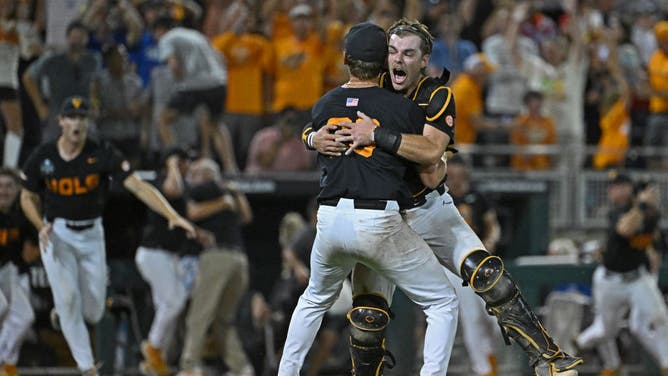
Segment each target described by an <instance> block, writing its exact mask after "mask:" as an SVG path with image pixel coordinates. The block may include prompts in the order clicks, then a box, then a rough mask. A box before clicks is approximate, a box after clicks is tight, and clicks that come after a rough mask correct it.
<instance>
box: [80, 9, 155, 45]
mask: <svg viewBox="0 0 668 376" xmlns="http://www.w3.org/2000/svg"><path fill="white" fill-rule="evenodd" d="M81 22H82V23H83V24H84V25H85V26H86V27H87V28H88V30H90V35H89V39H88V48H89V49H91V50H93V51H98V52H102V50H103V49H104V46H106V45H109V44H122V45H124V46H126V47H127V48H131V47H133V46H135V45H136V44H137V42H139V40H140V38H141V35H142V31H143V30H144V24H143V23H142V19H141V16H140V15H139V12H138V11H137V9H135V7H134V6H133V5H132V1H130V0H118V1H115V2H110V1H107V0H91V1H90V3H89V4H88V7H87V8H86V11H85V12H84V13H83V15H82V16H81Z"/></svg>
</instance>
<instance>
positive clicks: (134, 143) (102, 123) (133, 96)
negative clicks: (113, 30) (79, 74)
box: [91, 45, 143, 166]
mask: <svg viewBox="0 0 668 376" xmlns="http://www.w3.org/2000/svg"><path fill="white" fill-rule="evenodd" d="M103 58H104V65H105V66H106V68H105V69H103V70H101V71H99V72H98V73H97V74H96V75H95V76H94V78H93V81H92V83H91V99H92V102H93V105H94V106H96V107H97V109H96V110H97V120H96V124H97V130H98V135H99V137H100V139H101V140H106V141H109V142H110V143H112V144H113V145H114V146H116V148H118V149H119V150H120V151H121V152H122V153H123V155H125V156H126V157H127V158H128V160H129V161H130V163H131V164H132V165H133V166H136V165H137V163H138V161H139V157H140V152H141V149H140V148H139V147H138V145H139V135H140V120H141V119H140V118H141V114H142V110H143V106H142V104H141V101H140V97H141V94H142V87H141V80H140V79H139V76H137V75H136V74H135V73H133V72H131V71H130V70H129V69H128V59H127V52H126V50H125V47H123V45H111V46H107V47H105V49H104V52H103Z"/></svg>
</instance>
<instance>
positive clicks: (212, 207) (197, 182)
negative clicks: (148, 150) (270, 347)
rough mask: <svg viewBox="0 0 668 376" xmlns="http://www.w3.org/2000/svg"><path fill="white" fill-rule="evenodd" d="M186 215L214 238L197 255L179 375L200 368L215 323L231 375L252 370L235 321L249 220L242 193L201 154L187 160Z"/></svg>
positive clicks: (244, 271)
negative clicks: (190, 161)
mask: <svg viewBox="0 0 668 376" xmlns="http://www.w3.org/2000/svg"><path fill="white" fill-rule="evenodd" d="M190 184H191V185H192V188H191V190H190V194H189V196H190V201H189V202H188V204H187V211H188V217H189V218H190V219H191V220H193V221H195V223H196V224H198V225H199V226H200V227H202V228H203V229H204V230H207V231H209V232H212V233H213V234H214V236H215V243H214V245H213V246H212V247H208V249H205V250H204V251H203V252H202V253H201V254H200V261H199V274H198V276H197V280H196V281H195V287H194V289H193V293H192V301H191V304H190V308H189V309H188V314H187V316H186V334H185V340H184V345H183V352H182V354H181V368H182V372H181V373H180V375H182V376H187V375H198V374H200V373H198V372H201V366H202V364H201V360H202V352H203V350H204V340H205V338H206V333H207V331H208V329H209V327H210V326H212V325H213V327H212V328H213V330H214V333H215V334H216V335H217V337H218V339H219V340H220V341H219V345H220V347H221V348H222V350H223V351H222V352H223V358H224V359H225V363H226V364H227V365H228V366H229V367H230V370H231V372H232V373H233V374H235V375H239V376H252V375H254V371H253V367H252V366H251V364H250V362H249V361H248V358H247V356H246V354H245V353H244V350H243V348H242V346H241V343H240V341H239V338H238V336H237V332H236V326H235V324H234V317H235V315H236V312H237V307H238V304H239V300H240V299H241V297H242V296H243V294H244V293H245V292H246V289H247V288H248V259H247V257H246V253H245V251H244V245H243V240H242V233H241V226H242V225H245V224H248V223H250V222H251V221H252V216H253V214H252V210H251V208H250V205H249V203H248V200H247V199H246V196H245V195H244V194H243V193H242V192H241V191H239V189H238V187H236V186H235V185H233V184H232V183H228V182H225V181H223V180H222V176H221V174H220V169H219V168H218V165H217V164H216V163H215V162H214V161H213V160H211V159H200V160H198V161H196V162H194V163H193V164H192V165H191V172H190Z"/></svg>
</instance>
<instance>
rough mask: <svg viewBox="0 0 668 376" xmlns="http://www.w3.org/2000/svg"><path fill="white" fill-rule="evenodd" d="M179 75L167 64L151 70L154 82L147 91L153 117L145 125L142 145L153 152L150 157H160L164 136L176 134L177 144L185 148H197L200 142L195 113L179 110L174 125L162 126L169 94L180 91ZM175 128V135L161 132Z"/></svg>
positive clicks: (146, 98)
mask: <svg viewBox="0 0 668 376" xmlns="http://www.w3.org/2000/svg"><path fill="white" fill-rule="evenodd" d="M178 83H179V79H178V78H177V77H174V73H173V72H172V70H171V69H170V68H169V67H167V66H159V67H155V68H154V69H153V70H152V71H151V78H150V86H149V87H148V89H147V90H146V92H145V95H146V97H145V98H144V101H146V102H148V105H150V107H151V119H150V120H149V121H148V123H147V125H146V127H145V128H144V134H143V135H142V146H143V147H144V148H145V149H147V150H148V152H149V158H148V159H149V160H150V161H156V160H157V156H159V155H160V153H161V149H163V143H162V141H161V140H164V139H167V138H169V137H172V138H173V140H174V141H175V142H176V145H175V146H176V147H179V148H182V149H184V150H195V149H197V147H198V146H199V129H198V127H197V118H196V116H195V115H194V114H179V115H178V116H177V117H176V118H175V119H174V120H173V122H172V125H171V129H166V128H160V116H161V115H162V113H163V111H164V110H165V107H166V106H167V103H168V102H169V98H171V97H172V96H173V95H174V93H175V92H176V89H177V85H178ZM167 130H169V131H171V132H170V133H171V135H168V134H159V133H160V132H165V131H167Z"/></svg>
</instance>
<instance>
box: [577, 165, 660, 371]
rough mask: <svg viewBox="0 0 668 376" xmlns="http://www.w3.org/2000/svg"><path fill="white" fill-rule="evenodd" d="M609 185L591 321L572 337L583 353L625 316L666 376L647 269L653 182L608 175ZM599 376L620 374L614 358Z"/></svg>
mask: <svg viewBox="0 0 668 376" xmlns="http://www.w3.org/2000/svg"><path fill="white" fill-rule="evenodd" d="M612 174H613V175H612V176H611V180H610V183H609V186H608V198H609V201H610V204H611V205H612V207H611V212H610V217H609V218H610V227H609V230H608V239H607V245H606V248H605V251H604V252H603V262H602V265H600V266H599V267H598V268H596V271H595V272H594V277H593V296H594V310H595V312H596V317H595V318H594V322H593V323H592V324H591V326H589V327H588V328H587V329H585V331H584V332H582V333H581V334H580V335H579V336H578V337H577V339H576V345H577V346H578V347H579V348H584V349H588V348H591V347H593V346H595V345H597V344H601V343H604V342H605V340H610V339H614V338H615V337H616V336H617V333H618V332H619V326H620V322H621V320H622V318H623V316H624V313H625V312H626V311H628V312H629V330H630V331H631V333H632V334H634V336H635V337H636V338H637V339H638V341H639V342H640V343H641V344H642V345H643V346H644V347H645V349H646V350H647V351H648V352H649V353H650V354H652V355H653V356H654V358H655V359H656V361H657V362H658V363H659V365H660V367H661V369H662V374H663V375H668V326H667V325H668V309H666V304H665V302H664V300H663V296H662V295H661V291H659V287H658V286H657V283H656V280H655V279H654V278H653V277H652V275H651V274H650V273H649V272H648V271H647V265H648V264H649V261H648V259H647V251H648V249H649V248H650V247H651V246H652V243H653V241H654V236H655V232H656V231H657V228H658V224H659V216H660V213H659V202H660V197H661V196H660V195H659V191H658V186H657V185H656V184H655V183H649V184H639V185H636V187H635V189H634V184H633V181H632V180H631V178H630V177H629V176H628V175H625V174H619V173H617V172H613V173H612ZM607 357H608V358H610V359H604V364H605V367H606V369H605V370H603V372H602V373H601V375H610V376H612V375H619V374H620V371H621V370H620V367H621V361H620V359H619V356H618V354H616V353H614V352H613V353H610V352H608V353H607Z"/></svg>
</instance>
